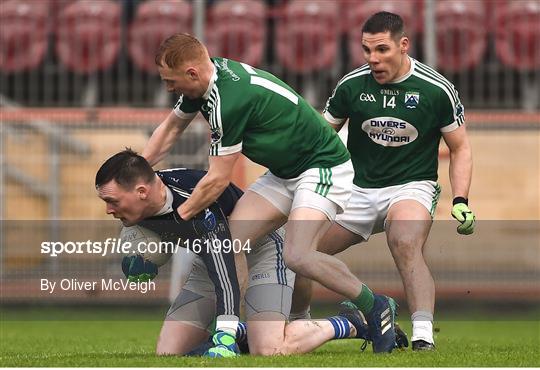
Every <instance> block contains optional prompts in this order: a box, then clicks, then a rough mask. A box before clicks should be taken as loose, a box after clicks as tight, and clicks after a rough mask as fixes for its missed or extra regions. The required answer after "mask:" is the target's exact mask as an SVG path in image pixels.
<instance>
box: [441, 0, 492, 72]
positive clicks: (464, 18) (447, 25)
mask: <svg viewBox="0 0 540 370" xmlns="http://www.w3.org/2000/svg"><path fill="white" fill-rule="evenodd" d="M435 20H436V27H437V65H438V67H439V68H440V69H441V70H443V71H447V72H459V71H462V70H467V69H470V68H473V67H475V66H476V65H478V63H479V62H480V61H481V60H482V57H483V56H484V52H485V50H486V44H487V35H486V32H487V31H486V28H487V27H485V26H484V25H485V24H486V21H487V19H486V8H485V1H483V0H444V1H443V0H441V1H438V2H437V6H436V8H435Z"/></svg>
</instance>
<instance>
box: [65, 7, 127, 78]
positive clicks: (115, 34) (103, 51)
mask: <svg viewBox="0 0 540 370" xmlns="http://www.w3.org/2000/svg"><path fill="white" fill-rule="evenodd" d="M120 36H121V24H120V6H119V4H118V3H115V2H114V1H110V0H100V1H85V0H79V1H76V2H74V3H73V4H70V5H67V6H66V7H64V8H63V9H62V10H61V12H60V14H59V17H58V25H57V29H56V54H57V55H58V58H59V59H60V61H61V62H62V63H63V64H64V65H65V66H66V67H67V68H68V69H70V70H72V71H74V72H79V73H92V72H96V71H99V70H103V69H106V68H108V67H110V66H111V65H112V64H113V63H114V61H115V60H116V58H117V56H118V52H119V51H120V42H121V37H120Z"/></svg>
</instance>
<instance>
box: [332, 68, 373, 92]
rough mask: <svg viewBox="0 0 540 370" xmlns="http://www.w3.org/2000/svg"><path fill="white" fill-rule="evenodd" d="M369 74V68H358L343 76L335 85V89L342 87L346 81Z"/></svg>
mask: <svg viewBox="0 0 540 370" xmlns="http://www.w3.org/2000/svg"><path fill="white" fill-rule="evenodd" d="M370 73H371V70H370V69H369V68H358V69H356V70H354V71H352V72H351V73H349V74H347V75H345V76H344V77H343V78H342V79H341V80H340V81H339V82H338V84H337V86H336V89H337V88H338V87H339V86H340V85H342V84H343V83H345V82H346V81H348V80H350V79H351V78H355V77H360V76H364V75H367V74H370Z"/></svg>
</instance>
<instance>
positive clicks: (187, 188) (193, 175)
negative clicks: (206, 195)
mask: <svg viewBox="0 0 540 370" xmlns="http://www.w3.org/2000/svg"><path fill="white" fill-rule="evenodd" d="M156 173H157V175H158V176H159V178H160V179H161V181H163V182H164V183H165V185H167V186H168V187H169V189H171V190H173V188H180V189H181V190H182V191H184V192H186V193H189V194H191V192H192V191H193V189H194V188H195V186H196V185H197V183H198V182H199V181H200V180H201V179H202V177H203V176H204V175H206V171H201V170H190V169H187V168H173V169H170V170H162V171H157V172H156ZM243 194H244V192H243V191H242V190H241V189H240V188H239V187H237V186H236V185H234V184H232V183H231V184H230V185H229V186H227V188H226V189H225V191H224V192H223V193H221V195H220V196H219V198H218V199H217V200H216V202H217V203H218V204H219V206H220V208H221V210H222V211H223V213H224V214H225V216H227V217H229V216H230V215H231V213H232V210H233V209H234V206H235V205H236V202H237V201H238V199H240V197H241V196H242V195H243ZM173 195H174V201H173V208H175V209H176V208H178V207H179V206H180V205H181V204H182V203H184V202H185V201H186V199H187V198H185V197H182V196H179V195H178V194H177V192H175V191H173Z"/></svg>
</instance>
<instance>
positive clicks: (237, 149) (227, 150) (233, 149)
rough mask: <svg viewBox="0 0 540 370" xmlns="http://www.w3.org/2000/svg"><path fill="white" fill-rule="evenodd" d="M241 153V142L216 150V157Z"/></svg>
mask: <svg viewBox="0 0 540 370" xmlns="http://www.w3.org/2000/svg"><path fill="white" fill-rule="evenodd" d="M241 151H242V142H239V143H238V144H236V145H233V146H221V145H220V147H219V148H218V149H217V154H216V155H227V154H234V153H238V152H241Z"/></svg>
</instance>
